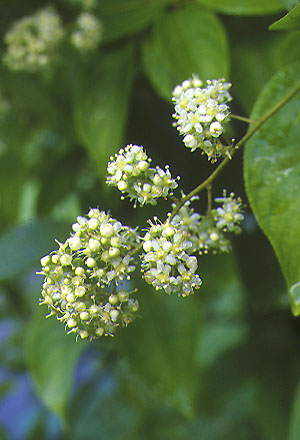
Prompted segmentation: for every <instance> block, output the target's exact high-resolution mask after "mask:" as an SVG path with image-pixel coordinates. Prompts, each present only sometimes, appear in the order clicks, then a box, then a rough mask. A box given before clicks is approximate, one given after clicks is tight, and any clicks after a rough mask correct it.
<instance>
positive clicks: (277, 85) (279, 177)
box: [244, 63, 300, 315]
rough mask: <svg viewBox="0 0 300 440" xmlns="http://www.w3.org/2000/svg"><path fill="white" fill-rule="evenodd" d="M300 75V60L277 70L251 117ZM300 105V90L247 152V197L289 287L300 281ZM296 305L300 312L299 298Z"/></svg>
mask: <svg viewBox="0 0 300 440" xmlns="http://www.w3.org/2000/svg"><path fill="white" fill-rule="evenodd" d="M299 77H300V64H299V63H297V64H294V65H291V66H288V67H287V68H285V69H283V70H281V71H280V72H278V73H277V74H276V75H275V76H274V77H273V78H272V79H271V80H270V82H269V83H268V84H267V86H266V87H265V89H264V90H263V91H262V93H261V94H260V96H259V98H258V100H257V102H256V103H255V106H254V109H253V112H252V114H251V116H250V118H251V119H254V120H257V119H259V118H260V117H262V116H263V115H264V114H265V113H266V112H267V111H268V110H270V108H271V107H272V106H274V105H276V104H277V103H279V101H280V100H282V99H283V98H284V97H285V96H287V95H288V94H289V93H290V92H291V91H292V89H294V88H295V87H296V85H297V84H298V83H299ZM299 108H300V94H299V93H298V94H297V95H296V96H295V97H294V98H293V99H292V100H290V101H289V102H288V103H287V104H286V105H285V106H284V107H283V108H282V109H281V110H280V111H279V112H277V113H276V114H274V116H272V117H271V118H270V119H269V120H268V121H267V122H266V123H264V124H263V125H262V127H261V128H260V129H259V130H258V131H257V132H256V133H255V134H254V136H252V137H251V139H250V140H249V141H248V142H247V144H246V147H245V151H244V178H245V184H246V190H247V194H248V198H249V200H250V204H251V207H252V209H253V211H254V214H255V216H256V218H257V220H258V223H259V225H260V226H261V228H262V230H263V231H264V233H265V234H266V236H267V237H268V238H269V240H270V242H271V244H272V246H273V248H274V250H275V252H276V255H277V257H278V260H279V263H280V265H281V268H282V271H283V274H284V276H285V279H286V282H287V286H288V288H290V287H291V286H293V285H294V284H295V283H298V282H299V280H300V264H299V261H300V233H299V231H300V149H299V137H300V124H299V116H300V113H299ZM291 299H292V302H293V297H292V298H291ZM292 309H293V313H294V314H297V315H298V314H299V313H300V308H299V306H298V305H296V304H295V303H293V304H292Z"/></svg>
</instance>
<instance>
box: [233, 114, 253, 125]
mask: <svg viewBox="0 0 300 440" xmlns="http://www.w3.org/2000/svg"><path fill="white" fill-rule="evenodd" d="M230 117H231V118H232V119H237V120H238V121H243V122H247V124H255V121H254V120H253V119H249V118H245V117H244V116H239V115H234V114H233V113H230Z"/></svg>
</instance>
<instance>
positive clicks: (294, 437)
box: [288, 382, 300, 440]
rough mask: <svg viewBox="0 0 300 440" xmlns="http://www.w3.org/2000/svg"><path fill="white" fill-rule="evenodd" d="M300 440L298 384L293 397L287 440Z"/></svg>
mask: <svg viewBox="0 0 300 440" xmlns="http://www.w3.org/2000/svg"><path fill="white" fill-rule="evenodd" d="M299 438H300V382H299V383H298V385H297V388H296V390H295V395H294V402H293V407H292V412H291V417H290V421H289V436H288V440H299Z"/></svg>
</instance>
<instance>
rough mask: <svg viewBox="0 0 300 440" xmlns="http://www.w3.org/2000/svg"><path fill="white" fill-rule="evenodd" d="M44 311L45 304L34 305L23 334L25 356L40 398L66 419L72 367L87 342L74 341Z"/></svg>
mask: <svg viewBox="0 0 300 440" xmlns="http://www.w3.org/2000/svg"><path fill="white" fill-rule="evenodd" d="M46 314H47V308H46V307H45V306H41V307H38V306H37V310H36V312H35V313H34V315H33V317H32V320H31V322H30V324H29V327H28V333H27V335H26V342H25V350H26V359H27V363H28V368H29V371H30V374H31V377H32V379H33V382H34V385H35V387H36V390H37V392H38V394H39V395H40V398H41V399H42V401H43V402H44V404H45V405H46V406H47V407H48V408H49V409H51V410H52V411H54V412H56V413H57V414H58V415H59V416H60V417H61V418H62V420H63V421H64V422H65V408H66V405H67V403H68V399H69V397H70V393H71V391H72V386H73V378H74V372H75V367H76V365H77V361H78V358H79V356H80V354H81V352H82V351H83V349H84V348H85V347H86V344H85V343H84V342H83V341H78V342H76V341H75V337H74V336H73V335H67V334H66V332H65V330H64V326H63V325H62V324H61V323H60V322H58V321H57V320H56V318H54V317H53V316H52V317H50V318H46Z"/></svg>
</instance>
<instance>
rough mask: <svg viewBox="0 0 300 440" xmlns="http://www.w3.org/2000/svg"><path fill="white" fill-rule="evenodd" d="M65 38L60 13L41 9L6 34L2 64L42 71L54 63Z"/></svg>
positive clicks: (20, 21) (49, 9)
mask: <svg viewBox="0 0 300 440" xmlns="http://www.w3.org/2000/svg"><path fill="white" fill-rule="evenodd" d="M63 37H64V30H63V27H62V24H61V20H60V17H59V15H58V13H57V12H56V11H55V10H54V9H53V8H44V9H41V10H39V11H38V12H36V13H35V14H34V15H32V16H29V17H24V18H21V19H20V20H19V21H17V22H16V23H15V24H14V25H13V26H12V28H11V29H10V30H9V31H8V32H7V34H6V35H5V37H4V41H5V43H6V44H7V51H6V53H5V55H4V58H3V61H4V63H5V64H6V65H7V67H9V69H11V70H23V71H27V72H38V71H41V70H43V69H45V68H48V66H49V65H50V64H52V63H53V62H54V60H55V58H56V55H57V48H58V46H59V45H60V43H61V42H62V39H63Z"/></svg>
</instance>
